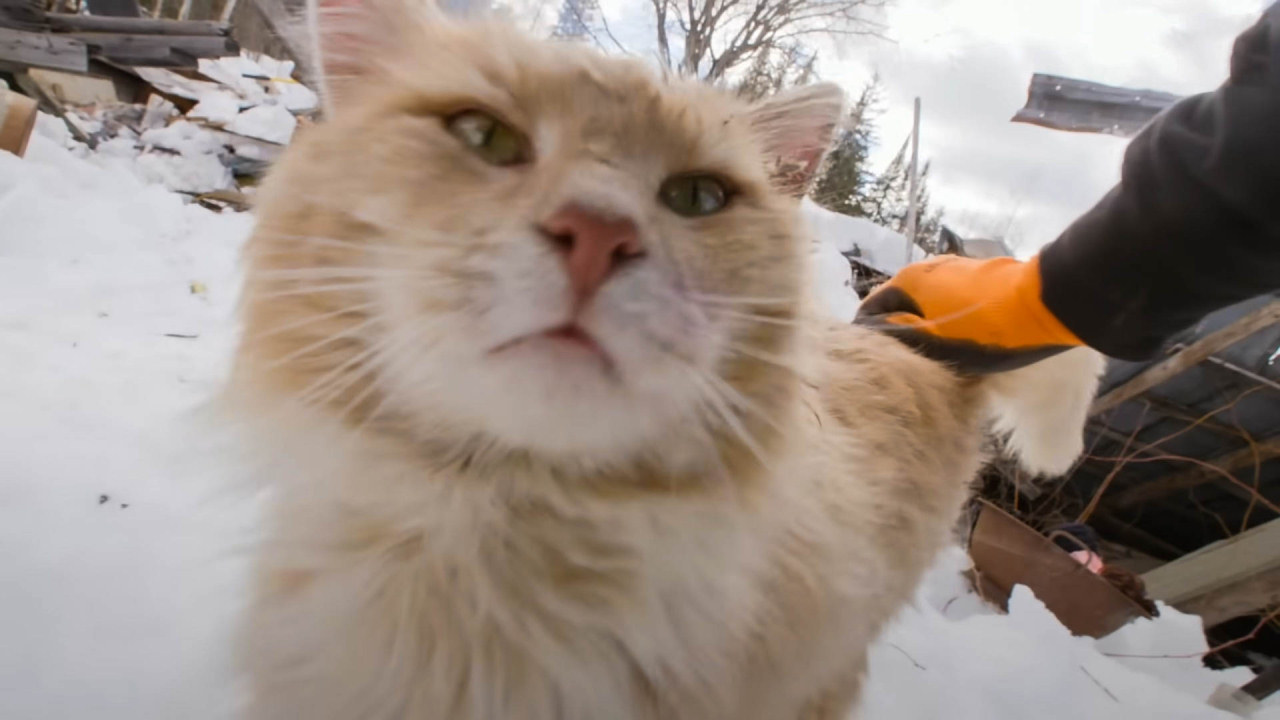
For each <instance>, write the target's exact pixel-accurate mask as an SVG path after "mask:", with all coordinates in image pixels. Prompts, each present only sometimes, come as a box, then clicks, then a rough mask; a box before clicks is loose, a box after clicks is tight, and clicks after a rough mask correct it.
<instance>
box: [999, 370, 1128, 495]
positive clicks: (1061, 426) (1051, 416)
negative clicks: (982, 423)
mask: <svg viewBox="0 0 1280 720" xmlns="http://www.w3.org/2000/svg"><path fill="white" fill-rule="evenodd" d="M1104 365H1105V363H1104V361H1103V358H1102V356H1101V355H1099V354H1098V353H1097V352H1094V351H1093V350H1090V349H1089V348H1077V349H1073V350H1069V351H1067V352H1064V353H1060V354H1058V355H1055V356H1053V357H1051V358H1049V359H1047V360H1042V361H1040V362H1038V363H1035V364H1034V365H1028V366H1027V367H1024V368H1019V369H1018V370H1012V371H1010V372H1006V373H1000V374H998V375H991V376H989V377H987V378H985V379H984V380H983V390H984V391H985V392H986V393H987V401H988V402H987V407H988V408H989V409H990V412H991V416H992V422H993V426H994V430H995V432H996V433H998V434H1000V435H1001V436H1003V437H1004V438H1005V445H1006V447H1007V448H1008V450H1009V451H1010V454H1012V455H1013V456H1014V457H1015V458H1017V459H1018V461H1019V463H1020V464H1021V465H1022V466H1023V467H1024V468H1025V469H1026V470H1028V471H1029V472H1031V473H1033V474H1036V475H1049V476H1053V475H1061V474H1063V473H1065V472H1066V471H1067V470H1069V469H1071V464H1072V463H1074V462H1075V460H1076V458H1077V457H1079V456H1080V453H1081V452H1082V451H1083V450H1084V423H1085V420H1086V419H1087V417H1088V414H1089V405H1090V403H1091V402H1092V401H1093V396H1094V393H1096V392H1097V390H1098V378H1099V376H1101V375H1102V370H1103V367H1104Z"/></svg>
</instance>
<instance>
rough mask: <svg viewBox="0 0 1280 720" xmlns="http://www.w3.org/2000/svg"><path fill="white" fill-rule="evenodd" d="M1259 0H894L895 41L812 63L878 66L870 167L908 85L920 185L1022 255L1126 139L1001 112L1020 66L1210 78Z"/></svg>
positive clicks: (1181, 88) (1075, 202)
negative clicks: (923, 163)
mask: <svg viewBox="0 0 1280 720" xmlns="http://www.w3.org/2000/svg"><path fill="white" fill-rule="evenodd" d="M1270 1H1271V0H894V4H893V5H892V6H891V8H890V9H889V10H888V12H887V17H886V18H885V19H886V20H887V24H888V28H889V35H890V36H891V37H892V41H882V40H873V39H855V40H853V41H849V42H846V43H844V45H843V46H842V47H841V48H838V49H837V48H834V47H824V48H822V49H821V51H820V54H819V57H820V60H819V65H820V73H821V75H822V76H823V78H824V79H827V80H832V81H835V82H839V83H840V84H842V85H843V86H844V87H845V88H846V90H847V91H848V92H850V93H851V94H855V93H857V92H858V90H859V89H861V87H862V86H863V85H864V84H865V83H866V81H867V79H868V78H870V77H871V75H872V73H873V72H879V74H880V78H881V80H882V83H883V89H884V101H885V103H884V108H883V110H884V112H883V115H881V117H880V118H879V128H880V144H879V146H878V147H877V148H876V151H875V154H874V156H873V160H874V161H875V165H876V167H877V168H882V167H883V166H884V165H885V164H887V162H888V161H889V160H890V159H891V158H892V156H893V154H894V153H896V152H897V150H898V148H899V147H901V145H902V142H903V140H904V139H905V138H906V137H907V134H908V133H909V132H910V126H911V102H912V98H914V97H916V96H919V97H920V98H921V99H922V102H923V108H924V111H923V114H922V117H923V124H922V129H921V146H920V152H921V157H922V158H923V159H927V160H930V161H932V163H933V169H932V171H931V172H932V175H931V178H930V183H929V187H930V191H931V193H932V198H933V202H934V203H935V204H936V205H939V206H941V207H943V208H944V210H945V213H946V215H945V219H944V221H945V222H946V224H948V225H950V226H951V227H952V228H953V229H955V230H957V231H958V232H960V233H961V234H962V235H968V236H973V235H981V236H988V237H992V236H996V237H1004V238H1006V239H1007V240H1008V241H1010V242H1011V244H1013V245H1014V246H1015V247H1016V248H1017V250H1018V252H1019V254H1021V255H1026V254H1029V253H1031V252H1034V251H1035V249H1036V248H1038V247H1039V246H1040V245H1043V244H1044V243H1046V242H1049V241H1050V240H1052V239H1053V238H1054V237H1055V236H1056V235H1057V234H1058V233H1059V232H1060V231H1061V230H1062V229H1063V228H1065V227H1066V226H1067V225H1068V224H1069V223H1070V222H1071V220H1072V219H1074V218H1075V217H1076V216H1077V215H1079V214H1080V213H1082V212H1084V211H1085V210H1087V209H1088V208H1089V207H1091V206H1092V205H1093V203H1094V202H1095V201H1097V199H1098V198H1100V197H1101V196H1102V195H1103V194H1104V193H1105V192H1106V191H1107V190H1108V189H1109V188H1110V187H1111V186H1112V185H1113V184H1114V183H1115V181H1116V180H1117V179H1118V178H1119V167H1120V159H1121V155H1122V153H1123V151H1124V146H1125V142H1126V141H1125V140H1124V139H1123V138H1115V137H1109V136H1104V135H1088V134H1075V133H1066V132H1061V131H1055V130H1048V129H1045V128H1040V127H1036V126H1032V125H1025V124H1020V123H1011V122H1009V118H1010V117H1012V116H1013V114H1014V112H1015V111H1017V109H1018V108H1020V107H1022V105H1023V104H1024V103H1025V102H1026V91H1027V85H1028V83H1029V82H1030V80H1031V75H1032V74H1033V73H1035V72H1043V73H1050V74H1054V75H1065V76H1068V77H1076V78H1081V79H1086V80H1093V81H1097V82H1103V83H1109V84H1115V85H1123V86H1127V87H1134V88H1150V89H1153V90H1164V91H1167V92H1173V93H1179V94H1190V93H1194V92H1200V91H1204V90H1209V89H1212V88H1213V87H1215V86H1217V85H1218V84H1220V83H1221V82H1222V80H1224V79H1225V77H1226V73H1227V67H1228V60H1229V57H1230V50H1231V42H1232V40H1233V39H1234V38H1235V36H1236V35H1237V34H1239V33H1240V32H1242V31H1243V30H1244V29H1245V28H1247V27H1248V26H1249V25H1251V24H1252V23H1253V22H1255V21H1256V20H1257V18H1258V16H1259V15H1260V14H1261V12H1262V11H1263V10H1264V9H1265V7H1266V6H1267V5H1268V4H1270ZM601 5H602V6H603V7H604V10H605V13H606V16H607V17H608V19H609V20H610V22H611V24H612V27H613V30H614V32H615V34H616V35H618V36H619V38H620V39H621V40H622V42H623V44H625V45H627V46H628V47H629V48H631V49H632V50H633V51H637V52H640V53H642V54H643V53H644V52H645V50H644V49H643V48H645V47H652V43H653V40H652V37H653V29H652V20H651V17H652V13H651V10H650V9H649V2H648V1H647V0H602V1H601ZM558 6H559V2H558V1H557V2H555V3H554V4H553V5H552V9H551V10H550V13H551V14H554V12H555V9H556V8H558ZM544 7H545V6H544ZM544 12H545V11H544ZM548 19H550V18H548ZM544 22H545V20H544ZM824 44H825V43H824ZM637 49H638V50H637Z"/></svg>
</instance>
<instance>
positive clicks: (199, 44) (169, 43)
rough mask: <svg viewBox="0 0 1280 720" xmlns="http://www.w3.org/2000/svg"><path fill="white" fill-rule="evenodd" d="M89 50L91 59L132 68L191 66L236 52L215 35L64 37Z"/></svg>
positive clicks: (230, 42) (233, 45)
mask: <svg viewBox="0 0 1280 720" xmlns="http://www.w3.org/2000/svg"><path fill="white" fill-rule="evenodd" d="M68 36H69V37H73V38H76V39H77V40H80V41H82V42H83V43H84V44H86V45H88V46H89V49H90V52H91V53H92V54H93V55H101V56H103V57H106V58H109V59H111V60H114V61H115V62H119V63H124V64H132V65H151V64H164V65H169V64H183V65H194V59H195V58H216V57H223V56H226V55H234V54H235V53H236V52H237V51H238V49H239V48H238V47H237V46H236V43H235V41H234V40H232V39H231V38H227V37H221V36H217V35H125V34H120V33H68Z"/></svg>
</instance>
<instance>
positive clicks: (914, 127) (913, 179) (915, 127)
mask: <svg viewBox="0 0 1280 720" xmlns="http://www.w3.org/2000/svg"><path fill="white" fill-rule="evenodd" d="M919 162H920V98H916V101H915V108H914V114H913V117H912V120H911V167H910V169H909V170H908V173H909V175H908V189H907V192H908V196H907V258H906V263H907V264H910V263H911V256H912V254H913V253H912V250H911V249H912V247H914V246H915V243H916V223H917V222H918V221H919V219H918V218H917V217H916V210H917V209H916V195H917V193H918V186H919V182H920V174H919V170H920V168H919Z"/></svg>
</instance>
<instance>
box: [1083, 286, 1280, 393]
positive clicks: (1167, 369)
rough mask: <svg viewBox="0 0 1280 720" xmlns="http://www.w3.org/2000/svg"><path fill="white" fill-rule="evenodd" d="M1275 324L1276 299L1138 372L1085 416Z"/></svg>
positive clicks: (1279, 318)
mask: <svg viewBox="0 0 1280 720" xmlns="http://www.w3.org/2000/svg"><path fill="white" fill-rule="evenodd" d="M1277 322H1280V300H1273V301H1272V302H1270V303H1268V304H1266V305H1264V306H1262V307H1260V308H1258V309H1257V310H1254V311H1253V312H1251V313H1249V314H1247V315H1245V316H1244V317H1241V318H1240V319H1239V320H1236V321H1235V322H1233V323H1231V324H1230V325H1228V326H1226V327H1224V328H1222V329H1221V330H1218V331H1217V332H1213V333H1210V334H1208V335H1205V336H1204V337H1202V338H1200V339H1199V340H1197V341H1195V342H1193V343H1191V344H1190V345H1188V346H1186V347H1185V348H1183V349H1182V350H1180V351H1178V352H1177V353H1174V354H1173V355H1170V356H1169V357H1168V358H1165V359H1164V360H1162V361H1160V362H1158V363H1156V364H1155V365H1152V366H1151V367H1149V368H1147V369H1146V370H1143V371H1142V372H1140V373H1138V374H1137V376H1135V377H1133V378H1131V379H1130V380H1129V381H1128V382H1125V383H1124V384H1122V385H1121V386H1119V387H1117V388H1115V389H1114V390H1112V391H1111V392H1108V393H1107V394H1106V395H1103V396H1102V397H1100V398H1098V399H1097V400H1095V401H1094V402H1093V406H1092V407H1091V408H1090V409H1089V414H1090V415H1097V414H1099V413H1102V412H1105V411H1107V410H1110V409H1111V408H1113V407H1115V406H1117V405H1119V404H1120V403H1122V402H1124V401H1126V400H1129V399H1131V398H1134V397H1137V396H1138V395H1141V394H1142V393H1144V392H1146V391H1148V390H1150V389H1151V388H1153V387H1155V386H1157V385H1159V384H1160V383H1162V382H1164V381H1166V380H1168V379H1170V378H1172V377H1174V376H1175V375H1177V374H1179V373H1181V372H1182V371H1183V370H1186V369H1187V368H1189V367H1191V366H1192V365H1195V364H1197V363H1199V362H1201V361H1202V360H1204V359H1205V358H1207V357H1209V356H1210V355H1212V354H1214V353H1216V352H1218V351H1219V350H1222V349H1224V348H1227V347H1230V346H1231V345H1234V344H1235V343H1237V342H1239V341H1240V340H1243V339H1245V338H1247V337H1249V336H1250V335H1252V334H1254V333H1255V332H1258V331H1259V330H1261V329H1263V328H1266V327H1269V326H1271V325H1274V324H1275V323H1277Z"/></svg>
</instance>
